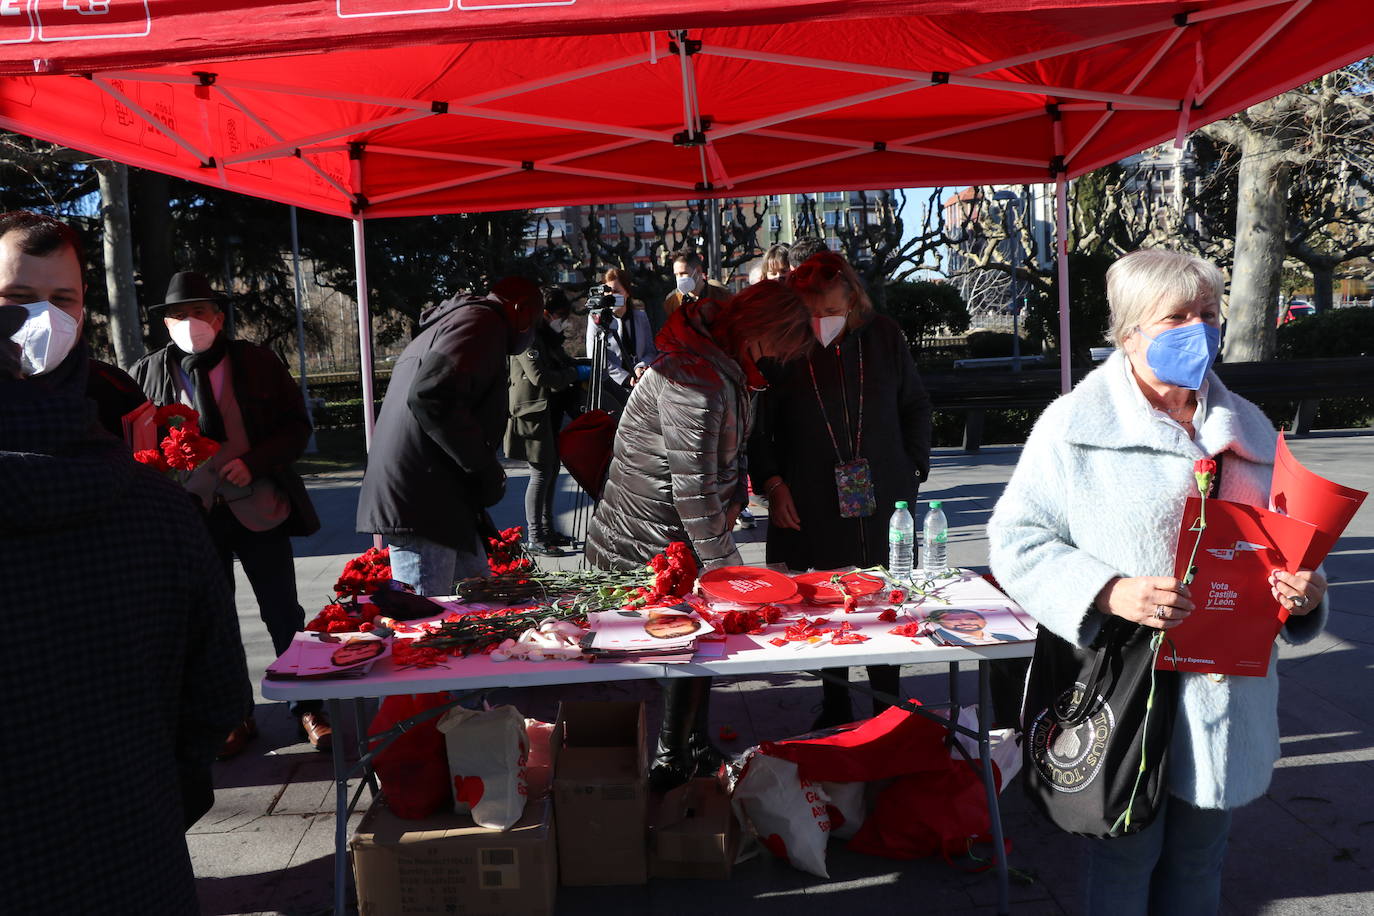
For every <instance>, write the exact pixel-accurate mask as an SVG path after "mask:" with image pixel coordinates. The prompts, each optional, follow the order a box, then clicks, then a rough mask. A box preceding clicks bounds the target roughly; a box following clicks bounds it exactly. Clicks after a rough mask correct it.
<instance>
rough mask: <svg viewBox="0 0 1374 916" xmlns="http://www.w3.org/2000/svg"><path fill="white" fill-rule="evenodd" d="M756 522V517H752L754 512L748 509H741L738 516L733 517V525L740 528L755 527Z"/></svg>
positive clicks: (756, 525)
mask: <svg viewBox="0 0 1374 916" xmlns="http://www.w3.org/2000/svg"><path fill="white" fill-rule="evenodd" d="M758 524H759V522H758V519H756V518H754V513H752V512H750V511H749V510H748V509H741V510H740V511H739V518H737V519H735V527H736V528H740V529H749V528H756V527H758Z"/></svg>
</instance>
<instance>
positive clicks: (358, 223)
mask: <svg viewBox="0 0 1374 916" xmlns="http://www.w3.org/2000/svg"><path fill="white" fill-rule="evenodd" d="M353 269H354V277H355V278H356V280H357V284H358V364H359V366H360V367H361V371H362V374H363V375H362V380H363V436H364V438H365V439H366V441H367V450H368V451H369V452H370V451H372V433H373V431H374V429H375V428H376V426H377V420H376V415H375V413H374V411H373V394H372V309H371V307H370V306H369V304H368V301H367V233H366V232H365V231H364V229H363V219H362V217H361V216H357V217H354V218H353Z"/></svg>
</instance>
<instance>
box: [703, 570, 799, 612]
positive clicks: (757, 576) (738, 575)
mask: <svg viewBox="0 0 1374 916" xmlns="http://www.w3.org/2000/svg"><path fill="white" fill-rule="evenodd" d="M697 584H698V585H700V586H701V590H702V591H703V592H705V593H706V596H707V597H708V598H714V599H716V600H717V601H731V602H734V603H735V604H772V603H773V602H775V601H786V600H787V599H788V598H791V597H792V596H793V595H795V594H796V593H797V583H795V582H793V581H792V579H791V578H790V577H788V576H785V575H783V574H782V573H780V572H774V571H773V570H771V569H761V568H759V567H757V566H722V567H721V568H720V569H713V570H711V571H710V572H707V573H703V574H702V576H701V578H700V579H698V580H697Z"/></svg>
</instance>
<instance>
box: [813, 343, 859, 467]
mask: <svg viewBox="0 0 1374 916" xmlns="http://www.w3.org/2000/svg"><path fill="white" fill-rule="evenodd" d="M858 346H859V418H858V419H859V421H858V423H857V424H856V427H857V428H856V429H855V430H854V452H853V457H854V458H856V459H857V458H858V457H859V449H860V448H862V446H863V441H864V344H863V340H862V339H860V340H859V341H858ZM835 357H836V359H837V360H838V361H839V364H840V396H841V398H843V399H844V410H845V421H846V425H847V423H848V419H849V397H848V394H847V393H846V392H845V390H844V358H843V357H842V356H841V355H840V345H839V344H835ZM806 367H807V368H808V369H810V370H811V390H813V391H815V392H816V403H817V404H818V405H820V408H821V419H822V420H824V421H825V429H826V432H828V433H830V444H831V445H832V446H834V448H835V460H836V461H837V462H839V463H840V464H843V463H844V455H843V454H842V453H841V452H840V441H839V440H838V439H837V438H835V428H834V427H833V426H831V425H830V415H829V414H828V413H826V411H825V400H824V399H823V398H822V397H821V386H820V385H819V384H817V383H816V364H815V362H814V361H813V360H812V359H811V357H809V356H808V357H807V358H806ZM845 444H846V445H847V444H848V443H845Z"/></svg>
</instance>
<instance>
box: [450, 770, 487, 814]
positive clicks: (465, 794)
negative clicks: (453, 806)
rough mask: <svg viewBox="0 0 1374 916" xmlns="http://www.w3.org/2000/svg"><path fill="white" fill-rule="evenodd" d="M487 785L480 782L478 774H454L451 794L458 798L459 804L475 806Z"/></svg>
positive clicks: (480, 778)
mask: <svg viewBox="0 0 1374 916" xmlns="http://www.w3.org/2000/svg"><path fill="white" fill-rule="evenodd" d="M486 789H487V787H486V784H485V783H484V782H482V777H480V776H454V777H453V795H454V797H455V798H457V799H458V804H459V805H467V806H468V807H469V808H475V807H477V803H478V802H479V801H481V800H482V793H484V792H485V791H486Z"/></svg>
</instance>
